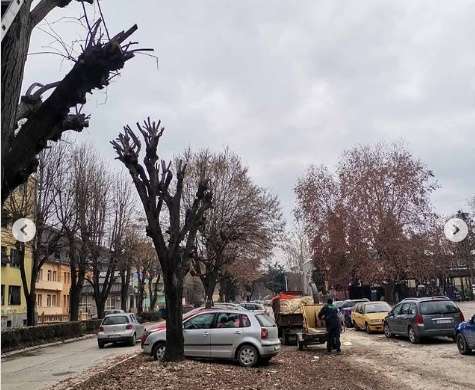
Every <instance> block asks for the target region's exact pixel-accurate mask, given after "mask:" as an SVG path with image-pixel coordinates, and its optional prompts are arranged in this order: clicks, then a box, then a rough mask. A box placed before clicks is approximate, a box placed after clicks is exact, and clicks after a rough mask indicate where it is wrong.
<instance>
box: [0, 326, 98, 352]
mask: <svg viewBox="0 0 475 390" xmlns="http://www.w3.org/2000/svg"><path fill="white" fill-rule="evenodd" d="M100 324H101V320H87V321H69V322H58V323H54V324H46V325H37V326H29V327H23V328H13V329H7V330H2V351H3V352H8V351H13V350H15V349H20V348H25V347H30V346H33V345H40V344H46V343H50V342H54V341H58V340H66V339H72V338H75V337H80V336H82V335H84V334H87V333H95V332H96V331H97V329H99V326H100Z"/></svg>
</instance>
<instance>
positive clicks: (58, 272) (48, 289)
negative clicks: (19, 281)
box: [36, 249, 71, 324]
mask: <svg viewBox="0 0 475 390" xmlns="http://www.w3.org/2000/svg"><path fill="white" fill-rule="evenodd" d="M61 255H62V253H61V250H60V249H58V250H57V251H56V252H55V253H54V254H53V255H52V256H50V257H49V258H48V260H47V261H46V262H45V263H44V264H43V266H42V267H41V269H40V271H39V272H38V277H37V279H36V311H37V313H38V323H40V324H41V323H46V322H58V321H67V320H68V319H69V289H70V287H71V273H70V272H71V271H70V268H69V262H68V261H66V260H65V259H64V257H62V256H61Z"/></svg>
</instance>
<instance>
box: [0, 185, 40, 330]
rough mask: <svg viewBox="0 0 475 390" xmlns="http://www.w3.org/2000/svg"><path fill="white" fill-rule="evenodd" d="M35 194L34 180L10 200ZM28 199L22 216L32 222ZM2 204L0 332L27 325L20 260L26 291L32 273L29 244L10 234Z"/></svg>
mask: <svg viewBox="0 0 475 390" xmlns="http://www.w3.org/2000/svg"><path fill="white" fill-rule="evenodd" d="M32 191H34V179H31V180H29V182H28V185H27V186H20V187H19V189H18V190H16V191H15V192H14V193H13V195H12V196H14V197H17V199H18V197H21V196H23V194H24V193H27V192H28V193H29V194H31V193H32ZM33 199H34V197H33V196H31V197H30V198H29V200H28V202H29V203H30V207H29V209H30V210H29V212H28V211H27V212H26V213H25V216H27V217H28V216H29V217H30V218H31V215H32V210H33V209H32V207H31V201H32V200H33ZM9 201H11V199H7V201H6V202H5V206H6V208H5V209H2V220H1V225H2V227H1V229H2V231H1V250H2V251H1V263H2V267H1V278H0V279H1V286H2V287H1V288H2V290H1V299H2V305H1V316H2V329H4V328H10V327H19V326H23V325H25V324H26V299H25V293H24V291H23V284H22V281H21V274H20V264H21V261H22V259H21V257H22V256H24V261H25V273H26V280H27V285H28V288H30V280H31V269H32V247H31V244H29V243H26V244H23V243H20V242H18V241H16V239H15V238H14V237H13V233H12V224H13V222H14V221H13V220H12V218H11V217H10V215H9V213H8V211H7V210H8V202H9Z"/></svg>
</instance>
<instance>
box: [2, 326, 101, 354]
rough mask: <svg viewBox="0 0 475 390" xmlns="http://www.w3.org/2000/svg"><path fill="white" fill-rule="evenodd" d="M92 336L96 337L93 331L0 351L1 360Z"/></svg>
mask: <svg viewBox="0 0 475 390" xmlns="http://www.w3.org/2000/svg"><path fill="white" fill-rule="evenodd" d="M93 337H96V334H95V333H91V334H87V335H84V336H81V337H75V338H73V339H66V340H62V341H55V342H54V343H48V344H40V345H34V346H32V347H28V348H23V349H18V350H16V351H11V352H5V353H2V360H3V359H6V358H9V357H11V356H15V355H20V354H22V353H25V352H30V351H35V350H37V349H41V348H46V347H53V346H55V345H62V344H69V343H74V342H75V341H81V340H87V339H91V338H93Z"/></svg>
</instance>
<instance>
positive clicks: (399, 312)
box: [393, 304, 403, 316]
mask: <svg viewBox="0 0 475 390" xmlns="http://www.w3.org/2000/svg"><path fill="white" fill-rule="evenodd" d="M402 306H403V304H399V305H397V306H396V307H395V308H394V309H393V314H394V315H395V316H397V315H399V314H401V309H402Z"/></svg>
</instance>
